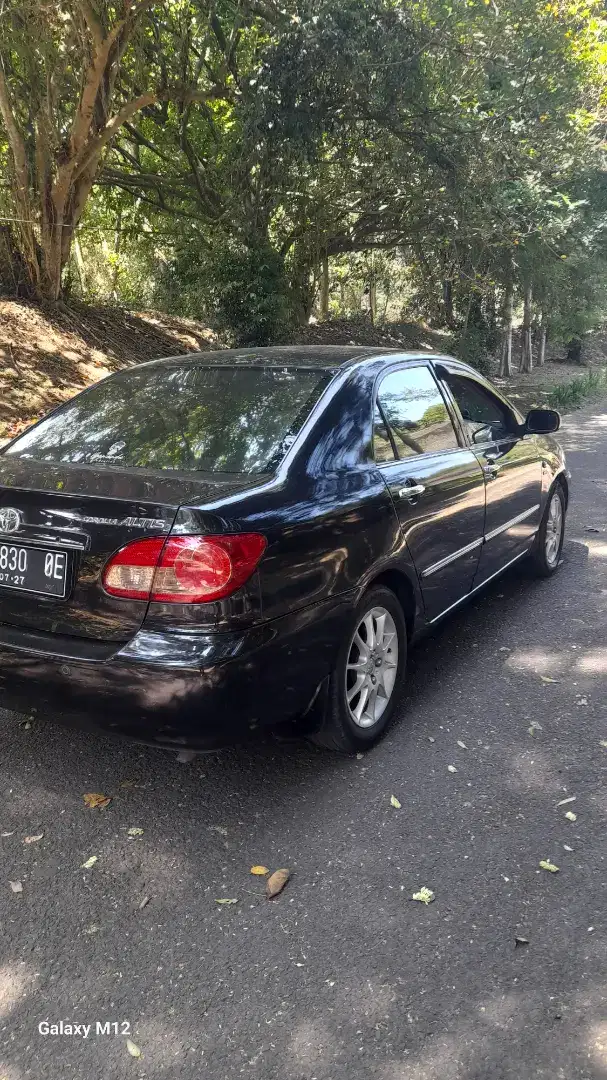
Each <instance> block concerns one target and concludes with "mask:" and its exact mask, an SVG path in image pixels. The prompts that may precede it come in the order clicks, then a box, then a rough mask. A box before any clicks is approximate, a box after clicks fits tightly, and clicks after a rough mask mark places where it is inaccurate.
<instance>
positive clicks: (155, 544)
mask: <svg viewBox="0 0 607 1080" xmlns="http://www.w3.org/2000/svg"><path fill="white" fill-rule="evenodd" d="M265 548H266V538H265V536H260V535H259V534H258V533H238V534H236V535H233V536H174V537H171V538H170V539H168V540H166V539H165V537H162V536H155V537H153V538H152V539H149V540H135V541H134V543H132V544H127V546H126V547H124V548H122V550H121V551H119V552H117V554H116V555H114V556H113V557H112V558H111V559H110V561H109V562H108V564H107V566H106V567H105V570H104V571H103V587H104V589H105V591H106V592H108V593H110V594H111V595H112V596H121V597H123V598H124V599H128V600H153V601H156V602H158V603H163V604H208V603H209V602H210V601H211V600H221V599H222V597H224V596H229V595H230V593H233V592H235V591H236V589H239V588H240V586H241V585H244V583H245V581H247V580H248V578H250V576H251V574H252V573H253V571H254V570H255V568H256V566H257V564H258V562H259V560H260V559H261V556H262V555H263V553H264V551H265Z"/></svg>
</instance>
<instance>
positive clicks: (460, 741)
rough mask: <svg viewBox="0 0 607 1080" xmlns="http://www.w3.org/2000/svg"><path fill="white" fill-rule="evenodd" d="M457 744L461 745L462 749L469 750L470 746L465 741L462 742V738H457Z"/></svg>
mask: <svg viewBox="0 0 607 1080" xmlns="http://www.w3.org/2000/svg"><path fill="white" fill-rule="evenodd" d="M457 745H458V746H459V747H461V749H462V750H467V749H468V747H467V746H466V744H465V742H462V740H461V739H458V740H457Z"/></svg>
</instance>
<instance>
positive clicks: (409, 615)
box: [365, 566, 418, 640]
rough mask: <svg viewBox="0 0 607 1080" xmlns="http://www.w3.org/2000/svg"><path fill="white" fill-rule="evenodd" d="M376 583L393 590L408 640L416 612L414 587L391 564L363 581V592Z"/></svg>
mask: <svg viewBox="0 0 607 1080" xmlns="http://www.w3.org/2000/svg"><path fill="white" fill-rule="evenodd" d="M377 585H384V586H385V587H386V588H387V589H390V592H393V593H394V595H395V596H396V599H397V600H398V602H399V604H400V606H401V608H402V609H403V614H404V616H405V625H406V627H407V637H408V638H409V640H410V639H411V638H412V637H413V633H414V630H415V621H416V613H417V606H418V605H417V597H416V589H415V587H414V585H413V583H412V581H411V579H410V578H409V576H408V575H407V574H406V573H404V572H403V571H402V570H398V569H397V568H396V567H394V566H391V567H388V568H387V569H386V570H382V571H381V572H380V573H378V574H376V575H375V577H373V578H371V579H370V580H369V581H367V582H365V592H366V591H367V590H368V589H371V588H374V587H375V586H377Z"/></svg>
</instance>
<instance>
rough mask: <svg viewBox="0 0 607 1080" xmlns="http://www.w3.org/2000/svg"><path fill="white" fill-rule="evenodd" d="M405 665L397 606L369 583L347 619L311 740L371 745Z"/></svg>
mask: <svg viewBox="0 0 607 1080" xmlns="http://www.w3.org/2000/svg"><path fill="white" fill-rule="evenodd" d="M369 635H370V638H369ZM361 646H362V647H361ZM406 668H407V626H406V623H405V617H404V613H403V609H402V607H401V605H400V603H399V602H398V599H397V597H396V596H395V595H394V593H393V592H392V591H391V590H390V589H387V588H385V587H384V586H376V587H372V588H370V589H369V590H368V591H367V592H366V593H365V594H364V596H363V597H362V598H361V600H360V601H359V603H358V604H357V606H356V609H355V611H354V613H353V614H352V617H351V619H350V621H349V623H348V628H347V631H346V633H345V635H344V641H343V644H342V646H341V648H340V650H339V656H338V659H337V664H336V666H335V668H334V670H333V672H332V674H331V676H330V679H329V685H328V688H327V693H326V695H325V703H324V710H323V716H322V721H321V724H320V726H319V728H318V729H317V730H316V731H315V732H313V733H311V734H310V736H309V737H310V739H311V740H312V742H314V743H315V744H316V745H317V746H322V747H324V748H325V749H329V750H336V751H338V752H340V753H346V754H348V753H355V752H356V751H360V750H367V749H369V747H371V746H373V745H374V744H375V743H376V742H377V741H378V739H380V738H381V736H382V735H383V734H384V732H385V730H386V728H387V727H388V725H389V724H390V721H391V720H392V717H393V715H394V711H395V709H396V707H397V705H398V700H399V696H400V691H401V690H402V687H403V683H404V680H405V673H406Z"/></svg>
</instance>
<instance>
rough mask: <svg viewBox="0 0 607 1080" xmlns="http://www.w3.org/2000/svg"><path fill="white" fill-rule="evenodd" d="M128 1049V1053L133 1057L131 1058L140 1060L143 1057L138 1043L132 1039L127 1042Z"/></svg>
mask: <svg viewBox="0 0 607 1080" xmlns="http://www.w3.org/2000/svg"><path fill="white" fill-rule="evenodd" d="M126 1048H127V1050H128V1052H129V1054H130V1055H131V1057H134V1058H140V1057H141V1050H140V1049H139V1047H138V1046H137V1043H134V1042H132V1041H131V1039H127V1040H126Z"/></svg>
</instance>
